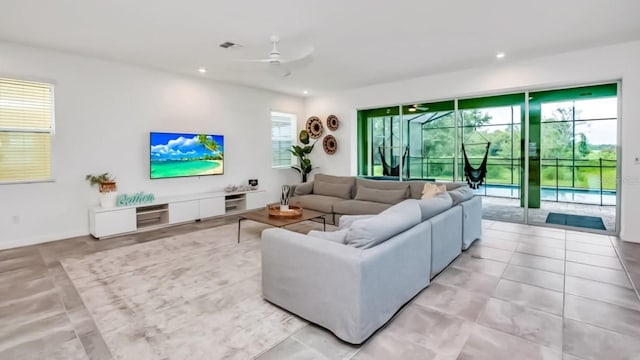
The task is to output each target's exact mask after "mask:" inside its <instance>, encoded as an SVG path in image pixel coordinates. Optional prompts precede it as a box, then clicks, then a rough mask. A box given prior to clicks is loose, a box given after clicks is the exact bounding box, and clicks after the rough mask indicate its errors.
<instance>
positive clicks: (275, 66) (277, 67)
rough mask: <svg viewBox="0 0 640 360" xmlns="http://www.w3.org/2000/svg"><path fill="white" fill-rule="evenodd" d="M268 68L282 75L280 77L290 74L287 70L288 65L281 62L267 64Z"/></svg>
mask: <svg viewBox="0 0 640 360" xmlns="http://www.w3.org/2000/svg"><path fill="white" fill-rule="evenodd" d="M269 70H270V71H271V72H272V73H274V74H276V75H278V76H282V77H287V76H289V75H291V70H289V67H288V66H284V65H283V64H281V63H272V64H270V65H269Z"/></svg>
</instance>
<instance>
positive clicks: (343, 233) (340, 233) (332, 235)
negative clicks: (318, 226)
mask: <svg viewBox="0 0 640 360" xmlns="http://www.w3.org/2000/svg"><path fill="white" fill-rule="evenodd" d="M347 231H348V230H347V229H344V230H337V231H318V230H311V231H309V232H308V233H307V235H309V236H312V237H315V238H319V239H325V240H329V241H333V242H337V243H339V244H344V241H345V239H346V238H347Z"/></svg>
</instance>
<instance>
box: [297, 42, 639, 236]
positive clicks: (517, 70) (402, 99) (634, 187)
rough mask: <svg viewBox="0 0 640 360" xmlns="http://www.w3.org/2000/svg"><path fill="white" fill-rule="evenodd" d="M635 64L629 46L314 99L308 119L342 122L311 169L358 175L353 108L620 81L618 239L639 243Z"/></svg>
mask: <svg viewBox="0 0 640 360" xmlns="http://www.w3.org/2000/svg"><path fill="white" fill-rule="evenodd" d="M639 63H640V42H633V43H626V44H619V45H613V46H607V47H601V48H593V49H588V50H583V51H575V52H569V53H563V54H558V55H555V56H548V57H542V58H536V59H531V60H529V61H519V62H509V61H505V62H504V63H499V64H496V65H495V66H492V67H487V68H478V69H470V70H465V71H459V72H454V73H446V74H438V75H433V76H426V77H420V78H414V79H410V80H404V81H398V82H393V83H387V84H380V85H375V86H369V87H364V88H359V89H352V90H348V91H342V92H338V93H335V94H330V95H327V96H323V97H317V98H312V99H309V100H308V101H307V116H310V115H316V116H320V117H321V118H322V119H326V116H327V115H329V114H331V113H333V114H335V115H337V116H338V117H339V118H340V120H341V122H342V123H341V128H340V129H339V130H338V131H337V132H335V133H334V136H336V137H337V138H338V142H339V150H338V152H337V153H336V154H335V155H333V156H329V155H326V154H324V152H322V151H315V150H314V152H313V154H312V156H311V158H312V161H313V164H314V165H315V166H319V167H320V169H319V171H320V172H324V173H329V174H336V175H344V174H352V175H354V174H356V171H357V170H356V162H357V159H356V131H355V130H356V119H357V111H356V110H357V109H361V108H370V107H377V106H385V105H391V104H399V103H412V102H422V101H429V100H442V99H451V98H454V97H466V96H475V95H485V94H499V93H504V92H509V91H514V90H534V89H547V88H553V87H562V86H571V85H581V84H590V83H598V82H604V81H612V80H620V79H622V92H621V93H622V94H621V98H622V113H621V119H622V124H621V128H622V129H621V130H622V132H621V133H622V138H621V139H620V144H621V145H622V149H621V150H622V151H621V161H620V164H621V166H622V177H621V179H620V186H619V189H621V195H622V201H621V204H620V206H621V234H620V235H621V238H622V239H624V240H627V241H635V242H640V235H637V234H640V222H638V221H634V212H635V211H640V205H639V204H640V165H634V161H633V160H634V158H636V157H640V141H638V136H640V106H638V105H637V104H638V102H637V99H640V67H639V66H638V64H639ZM303 120H304V119H303ZM325 131H326V130H325Z"/></svg>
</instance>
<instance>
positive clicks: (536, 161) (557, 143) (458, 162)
mask: <svg viewBox="0 0 640 360" xmlns="http://www.w3.org/2000/svg"><path fill="white" fill-rule="evenodd" d="M617 111H618V101H617V83H613V84H605V85H595V86H584V87H579V88H569V89H558V90H549V91H536V92H522V93H515V94H505V95H496V96H487V97H480V98H469V99H454V100H448V101H440V102H431V103H417V104H404V105H398V106H391V107H385V108H378V109H368V110H360V111H359V112H358V175H360V176H367V177H374V178H381V179H396V180H398V179H402V180H414V179H415V180H417V179H422V180H425V179H426V180H438V181H465V171H464V157H463V153H462V144H465V152H466V155H467V157H468V159H469V163H470V164H471V165H472V166H473V167H477V166H478V165H479V164H480V163H481V162H482V160H483V158H484V156H485V154H486V155H487V162H486V164H487V173H486V178H485V181H484V184H482V186H480V188H479V189H478V190H475V193H476V194H478V195H481V196H485V197H486V199H485V200H486V201H485V204H486V206H485V209H484V210H485V211H484V214H485V217H486V218H491V219H497V220H506V221H515V222H523V223H532V224H539V225H550V226H556V225H561V226H562V225H567V224H568V226H574V225H573V224H570V223H561V224H558V223H557V220H554V219H552V217H554V216H557V214H560V216H565V217H566V216H573V215H576V216H578V217H580V216H583V217H597V218H601V220H602V223H603V227H604V228H600V229H596V228H595V227H591V228H590V229H594V230H596V231H599V230H602V231H606V232H612V233H615V232H616V231H617V226H616V223H617V216H616V215H617V204H618V200H617V199H618V197H619V194H618V191H617V179H618V172H619V169H618V166H617V163H618V158H617V149H618V147H619V145H618V141H617V123H618V118H617ZM488 144H490V145H489V146H488V147H487V145H488ZM525 149H526V151H524V150H525ZM579 220H580V219H579ZM587 220H589V219H587ZM554 221H555V222H554Z"/></svg>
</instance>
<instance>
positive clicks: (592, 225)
mask: <svg viewBox="0 0 640 360" xmlns="http://www.w3.org/2000/svg"><path fill="white" fill-rule="evenodd" d="M545 222H546V223H549V224H558V225H568V226H576V227H583V228H589V229H597V230H606V229H607V228H605V226H604V223H603V222H602V218H600V217H596V216H584V215H571V214H560V213H554V212H550V213H549V214H548V215H547V220H545Z"/></svg>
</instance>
